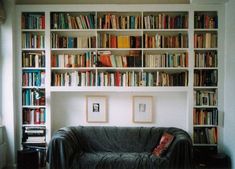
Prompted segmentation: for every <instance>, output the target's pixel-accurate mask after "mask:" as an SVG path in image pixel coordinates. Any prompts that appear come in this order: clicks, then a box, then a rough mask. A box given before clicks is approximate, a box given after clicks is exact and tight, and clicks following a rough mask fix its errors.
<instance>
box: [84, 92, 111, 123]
mask: <svg viewBox="0 0 235 169" xmlns="http://www.w3.org/2000/svg"><path fill="white" fill-rule="evenodd" d="M106 103H107V97H105V96H87V97H86V120H87V122H90V123H92V122H94V123H95V122H96V123H97V122H101V123H104V122H107V104H106Z"/></svg>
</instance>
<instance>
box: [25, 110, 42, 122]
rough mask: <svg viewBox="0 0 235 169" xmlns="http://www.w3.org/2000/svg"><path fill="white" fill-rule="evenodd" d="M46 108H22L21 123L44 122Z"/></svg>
mask: <svg viewBox="0 0 235 169" xmlns="http://www.w3.org/2000/svg"><path fill="white" fill-rule="evenodd" d="M45 121H46V110H45V109H44V108H40V109H29V108H24V109H23V124H45Z"/></svg>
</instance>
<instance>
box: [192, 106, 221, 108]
mask: <svg viewBox="0 0 235 169" xmlns="http://www.w3.org/2000/svg"><path fill="white" fill-rule="evenodd" d="M193 108H218V106H193Z"/></svg>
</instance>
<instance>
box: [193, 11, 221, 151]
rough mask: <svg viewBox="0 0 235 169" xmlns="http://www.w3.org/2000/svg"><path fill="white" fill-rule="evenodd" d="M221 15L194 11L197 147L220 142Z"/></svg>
mask: <svg viewBox="0 0 235 169" xmlns="http://www.w3.org/2000/svg"><path fill="white" fill-rule="evenodd" d="M218 57H219V56H218V14H217V11H195V12H194V83H193V86H194V87H193V88H194V89H193V90H194V108H193V132H194V133H193V137H194V145H195V146H215V148H216V147H217V143H218Z"/></svg>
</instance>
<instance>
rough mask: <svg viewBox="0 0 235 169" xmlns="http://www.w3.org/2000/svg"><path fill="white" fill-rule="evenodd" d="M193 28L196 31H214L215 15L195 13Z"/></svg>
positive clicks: (216, 23)
mask: <svg viewBox="0 0 235 169" xmlns="http://www.w3.org/2000/svg"><path fill="white" fill-rule="evenodd" d="M194 28H198V29H214V28H218V16H217V14H214V15H209V14H203V13H197V14H195V16H194Z"/></svg>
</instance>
